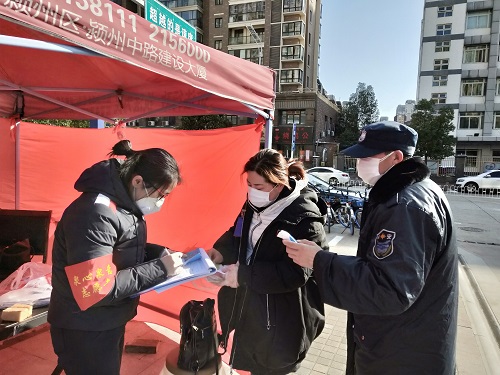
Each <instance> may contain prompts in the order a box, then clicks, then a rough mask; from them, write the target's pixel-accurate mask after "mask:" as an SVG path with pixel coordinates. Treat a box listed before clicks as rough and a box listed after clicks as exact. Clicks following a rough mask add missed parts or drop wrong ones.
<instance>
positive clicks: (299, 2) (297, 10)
mask: <svg viewBox="0 0 500 375" xmlns="http://www.w3.org/2000/svg"><path fill="white" fill-rule="evenodd" d="M283 13H284V14H303V15H305V14H306V9H305V5H304V1H303V0H288V1H286V0H285V1H284V3H283Z"/></svg>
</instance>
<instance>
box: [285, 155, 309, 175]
mask: <svg viewBox="0 0 500 375" xmlns="http://www.w3.org/2000/svg"><path fill="white" fill-rule="evenodd" d="M288 176H290V177H292V178H295V179H296V180H303V179H305V178H306V171H305V170H304V164H302V162H301V161H300V160H297V159H289V160H288Z"/></svg>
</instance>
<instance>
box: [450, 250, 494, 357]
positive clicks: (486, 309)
mask: <svg viewBox="0 0 500 375" xmlns="http://www.w3.org/2000/svg"><path fill="white" fill-rule="evenodd" d="M458 260H459V262H460V264H461V265H462V266H463V269H464V271H465V274H466V275H467V279H468V280H469V283H470V285H471V287H472V289H473V290H474V294H475V295H476V298H477V300H478V301H479V305H480V307H481V310H482V311H483V313H484V316H485V317H486V321H487V322H488V326H489V328H490V329H491V333H492V335H493V337H494V338H495V341H496V344H497V346H498V348H499V349H500V324H499V323H498V320H497V319H496V317H495V314H494V313H493V311H492V310H491V307H490V305H489V304H488V301H487V300H486V297H485V296H484V294H483V292H482V291H481V288H480V287H479V284H478V283H477V281H476V278H475V277H474V275H473V273H472V270H471V268H470V267H469V265H468V264H467V262H466V261H465V259H464V258H463V256H462V255H461V254H458Z"/></svg>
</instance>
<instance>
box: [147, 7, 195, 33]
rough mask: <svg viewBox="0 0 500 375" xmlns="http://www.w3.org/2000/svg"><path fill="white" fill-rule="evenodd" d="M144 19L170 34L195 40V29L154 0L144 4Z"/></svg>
mask: <svg viewBox="0 0 500 375" xmlns="http://www.w3.org/2000/svg"><path fill="white" fill-rule="evenodd" d="M144 8H145V13H146V14H145V18H146V19H147V20H148V21H149V22H152V23H154V24H156V25H158V26H160V27H162V28H164V29H167V30H168V31H170V32H171V33H174V34H177V35H180V36H183V37H184V38H188V39H190V40H196V29H195V28H194V27H193V26H192V25H191V24H190V23H189V22H187V21H185V20H184V19H183V18H182V17H179V16H178V15H177V14H175V13H174V12H172V11H171V10H170V9H168V8H167V7H166V6H165V5H163V4H161V3H159V2H158V1H156V0H146V1H145V2H144Z"/></svg>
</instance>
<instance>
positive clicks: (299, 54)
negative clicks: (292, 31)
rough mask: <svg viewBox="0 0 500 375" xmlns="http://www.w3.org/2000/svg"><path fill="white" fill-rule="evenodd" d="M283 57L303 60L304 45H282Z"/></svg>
mask: <svg viewBox="0 0 500 375" xmlns="http://www.w3.org/2000/svg"><path fill="white" fill-rule="evenodd" d="M281 58H282V59H283V60H301V61H302V60H303V59H304V47H303V46H301V45H296V46H284V47H281Z"/></svg>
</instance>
